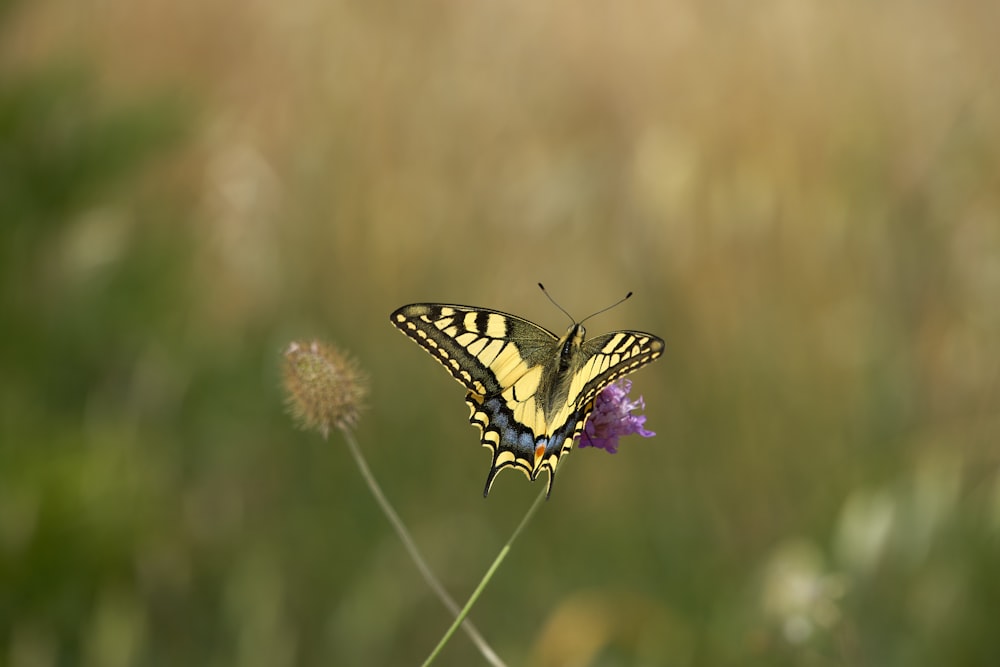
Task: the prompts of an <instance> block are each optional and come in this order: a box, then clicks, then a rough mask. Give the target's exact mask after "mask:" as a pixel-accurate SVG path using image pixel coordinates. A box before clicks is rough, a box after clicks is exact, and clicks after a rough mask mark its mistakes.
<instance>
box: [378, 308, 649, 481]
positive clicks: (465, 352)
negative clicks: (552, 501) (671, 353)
mask: <svg viewBox="0 0 1000 667" xmlns="http://www.w3.org/2000/svg"><path fill="white" fill-rule="evenodd" d="M543 290H544V288H543ZM626 298H628V297H626ZM571 319H572V318H571ZM390 321H391V322H392V324H393V325H395V326H396V327H397V328H398V329H399V330H400V331H402V332H403V333H404V334H406V335H407V336H408V337H409V338H411V339H412V340H413V341H414V342H416V343H417V344H418V345H420V347H422V348H423V349H424V350H426V351H427V352H428V353H430V355H431V356H433V357H434V358H435V359H437V360H438V361H439V362H440V363H441V364H442V365H443V366H444V367H445V368H446V369H447V370H448V372H450V373H451V375H452V376H453V377H454V378H455V379H456V380H458V381H459V382H460V383H461V384H462V386H464V387H465V388H466V390H467V391H468V394H467V395H466V397H465V402H466V403H467V404H468V406H469V410H470V415H469V421H470V422H471V423H472V424H475V425H476V426H478V427H479V429H480V435H481V442H482V444H483V446H484V447H488V448H489V449H490V450H491V451H492V453H493V462H492V464H491V465H490V471H489V474H488V475H487V477H486V488H485V489H484V490H483V495H484V496H487V495H489V492H490V487H491V486H492V485H493V481H494V479H496V476H497V473H498V472H500V471H501V470H502V469H504V468H507V467H512V468H516V469H518V470H520V471H521V472H523V473H524V474H525V475H526V476H527V477H528V479H530V480H532V481H534V480H535V479H536V478H537V477H538V475H539V473H540V472H541V471H542V470H547V471H548V487H547V489H546V492H547V494H551V493H552V483H553V481H554V480H555V474H556V466H557V465H558V464H559V457H561V456H562V455H563V454H565V453H567V452H568V451H569V450H570V449H572V447H573V441H574V439H575V438H576V436H577V435H578V434H579V433H580V431H581V430H582V429H583V427H584V425H585V424H586V422H587V418H588V417H589V416H590V413H591V411H592V410H593V409H594V398H595V397H596V396H597V394H598V393H600V391H601V390H602V389H603V388H604V387H606V386H607V385H608V384H610V383H611V382H613V381H615V380H616V379H618V378H620V377H622V376H623V375H626V374H628V373H631V372H632V371H634V370H636V369H638V368H640V367H642V366H645V365H646V364H648V363H650V362H652V361H653V360H654V359H656V358H657V357H659V356H660V355H661V354H663V340H662V339H660V338H659V337H657V336H654V335H653V334H649V333H643V332H641V331H612V332H611V333H606V334H603V335H601V336H597V337H596V338H591V339H589V340H587V339H586V338H585V335H586V330H585V329H584V327H583V324H582V321H581V322H575V321H574V323H573V324H572V325H571V326H570V327H569V329H567V330H566V333H565V334H563V336H562V337H561V338H560V337H559V336H556V335H555V334H554V333H552V332H551V331H549V330H547V329H545V328H543V327H540V326H538V325H537V324H535V323H533V322H529V321H528V320H526V319H524V318H522V317H517V316H516V315H510V314H508V313H504V312H501V311H499V310H492V309H490V308H477V307H475V306H459V305H451V304H443V303H412V304H410V305H408V306H403V307H402V308H399V309H397V310H396V311H394V312H393V313H392V315H390Z"/></svg>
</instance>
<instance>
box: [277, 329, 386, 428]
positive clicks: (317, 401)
mask: <svg viewBox="0 0 1000 667" xmlns="http://www.w3.org/2000/svg"><path fill="white" fill-rule="evenodd" d="M284 355H285V363H284V386H285V391H286V392H288V397H287V399H286V401H287V403H288V410H289V412H290V413H291V414H292V416H293V417H294V418H295V420H296V421H297V422H298V424H299V426H300V427H301V428H303V429H307V430H312V429H315V430H317V431H319V432H320V433H321V434H322V435H323V437H324V438H325V437H326V436H327V435H329V433H330V429H331V428H333V427H334V426H338V427H343V426H353V425H354V424H355V423H356V422H357V420H358V414H359V413H360V411H361V407H362V403H363V401H364V398H365V396H366V395H367V393H368V385H367V382H366V378H365V375H364V373H363V372H362V371H361V370H360V369H359V368H358V365H357V364H356V363H355V362H354V361H353V360H352V359H350V358H348V357H347V356H346V355H344V354H343V353H342V352H341V351H340V350H338V349H337V348H335V347H333V346H332V345H328V344H326V343H322V342H319V341H312V342H308V343H305V342H294V343H291V344H289V346H288V348H287V349H286V350H285V352H284Z"/></svg>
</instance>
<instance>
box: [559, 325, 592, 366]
mask: <svg viewBox="0 0 1000 667" xmlns="http://www.w3.org/2000/svg"><path fill="white" fill-rule="evenodd" d="M586 336H587V330H586V329H585V328H584V327H583V325H582V324H578V323H575V322H574V323H573V326H571V327H570V328H569V329H567V330H566V335H565V336H563V337H562V340H561V341H560V342H561V343H562V344H561V345H560V346H559V370H560V371H565V370H566V369H567V368H569V366H570V361H572V359H573V357H574V355H576V353H577V351H578V350H579V349H580V346H581V345H583V339H584V338H586Z"/></svg>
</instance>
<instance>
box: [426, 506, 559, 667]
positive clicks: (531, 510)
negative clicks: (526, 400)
mask: <svg viewBox="0 0 1000 667" xmlns="http://www.w3.org/2000/svg"><path fill="white" fill-rule="evenodd" d="M545 491H546V489H542V492H541V493H539V494H538V497H537V498H535V502H534V503H532V504H531V507H529V508H528V512H527V513H526V514H525V515H524V518H523V519H521V523H519V524H517V528H515V529H514V532H513V533H511V535H510V538H509V539H508V540H507V543H506V544H505V545H503V548H502V549H501V550H500V553H499V554H497V557H496V558H495V559H494V560H493V564H492V565H490V569H488V570H487V571H486V574H484V575H483V578H482V580H481V581H480V582H479V585H478V586H476V590H474V591H472V595H471V596H469V601H468V602H466V603H465V606H464V607H462V611H461V612H460V613H459V614H458V616H456V617H455V622H454V623H452V624H451V627H450V628H448V631H447V632H446V633H444V636H443V637H441V641H439V642H438V644H437V646H435V647H434V650H433V651H431V654H430V655H429V656H428V657H427V659H426V660H424V665H423V667H427V666H428V665H430V664H431V663H432V662H434V658H436V657H437V656H438V653H440V652H441V649H443V648H444V645H445V644H447V643H448V640H449V639H451V636H452V635H453V634H455V630H457V629H458V626H459V625H461V624H462V622H463V619H465V617H466V616H468V615H469V610H470V609H472V605H474V604H475V603H476V600H478V599H479V595H480V594H481V593H482V592H483V589H485V588H486V584H488V583H489V581H490V579H492V578H493V573H494V572H496V571H497V568H499V567H500V563H502V562H503V560H504V559H505V558H506V557H507V554H508V553H510V547H511V545H512V544H514V540H515V539H517V536H518V535H519V534H520V533H521V531H522V530H523V529H524V527H525V526H526V525H527V524H528V521H529V520H530V519H531V517H532V516H533V515H534V514H535V512H536V511H537V510H538V508H539V507H540V506H541V504H542V501H543V500H544V499H545Z"/></svg>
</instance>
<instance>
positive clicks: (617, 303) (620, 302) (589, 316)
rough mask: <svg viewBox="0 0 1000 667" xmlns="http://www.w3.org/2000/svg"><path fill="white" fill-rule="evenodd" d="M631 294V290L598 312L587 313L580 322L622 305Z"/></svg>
mask: <svg viewBox="0 0 1000 667" xmlns="http://www.w3.org/2000/svg"><path fill="white" fill-rule="evenodd" d="M631 296H632V292H629V293H628V294H626V295H625V296H623V297H622V298H620V299H618V300H617V301H615V302H614V303H613V304H611V305H610V306H605V307H604V308H601V309H600V310H599V311H597V312H596V313H591V314H590V315H587V316H586V317H585V318H583V319H582V320H580V322H579V323H580V324H583V323H584V322H586V321H587V320H589V319H590V318H591V317H594V316H595V315H600V314H601V313H603V312H606V311H609V310H611V309H612V308H614V307H615V306H620V305H622V304H623V303H625V302H626V301H628V300H629V297H631ZM563 312H565V311H563Z"/></svg>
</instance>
